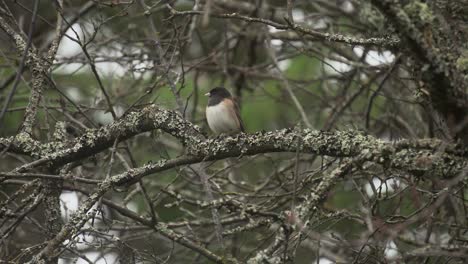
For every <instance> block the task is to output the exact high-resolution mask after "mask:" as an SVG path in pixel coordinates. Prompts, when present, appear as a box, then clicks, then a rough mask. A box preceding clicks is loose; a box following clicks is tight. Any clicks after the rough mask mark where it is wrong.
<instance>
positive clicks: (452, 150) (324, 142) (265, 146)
mask: <svg viewBox="0 0 468 264" xmlns="http://www.w3.org/2000/svg"><path fill="white" fill-rule="evenodd" d="M154 129H161V130H163V131H165V132H166V133H169V134H170V135H172V136H174V137H175V138H177V139H179V140H180V141H181V142H182V144H183V145H184V146H185V148H186V156H184V157H181V158H179V159H176V160H171V162H174V163H175V164H174V165H176V166H177V165H182V164H191V163H196V162H200V161H204V160H219V159H224V158H228V157H238V156H242V155H255V154H260V153H271V152H296V151H297V149H299V150H300V151H301V152H303V153H311V154H318V155H327V156H333V157H354V156H356V155H358V154H361V153H362V152H367V153H368V154H369V155H372V156H373V157H374V161H375V162H378V163H379V164H383V165H385V166H388V167H392V168H398V169H404V170H408V171H413V172H426V171H432V172H433V173H434V172H436V174H435V175H438V176H450V175H452V174H454V173H456V172H457V171H459V170H460V169H461V168H462V167H463V166H464V164H465V163H466V157H467V155H468V151H467V150H466V148H465V149H464V148H463V147H460V146H457V145H449V144H443V143H441V141H439V140H435V139H430V140H420V141H414V142H407V141H405V142H403V143H396V144H393V143H391V142H385V141H383V140H380V139H377V138H374V137H373V136H370V135H364V134H362V133H360V132H358V131H351V130H350V131H335V132H325V131H317V130H310V129H304V130H298V129H283V130H279V131H269V132H258V133H255V134H238V135H235V136H231V137H218V138H215V139H205V137H204V136H203V134H202V133H201V132H200V129H199V128H198V127H197V126H195V125H193V124H191V123H190V122H188V121H186V120H184V119H183V118H182V117H181V116H180V115H178V114H177V113H176V112H174V111H169V110H164V109H161V108H158V107H157V106H156V105H151V106H148V107H146V108H144V109H142V110H140V111H137V112H132V113H129V114H127V115H126V116H124V117H123V118H121V119H120V120H118V121H116V122H114V123H112V124H110V125H107V126H103V127H101V128H100V129H91V130H88V131H87V132H86V133H85V134H83V135H82V136H81V137H79V138H76V139H74V140H73V141H70V142H50V143H44V144H41V143H40V142H38V141H34V140H31V139H30V137H28V135H25V133H22V134H19V135H17V136H16V137H14V138H13V137H12V138H9V139H0V151H2V150H3V149H5V148H8V147H9V150H13V151H14V150H20V152H21V153H24V154H28V155H31V156H33V157H41V158H39V159H38V160H36V161H34V162H32V163H29V164H26V165H23V166H22V167H20V168H18V169H16V170H15V171H16V172H24V171H25V170H28V169H31V168H34V167H38V166H44V165H47V166H52V167H54V166H60V165H63V164H66V163H69V162H71V161H77V160H80V159H83V158H86V157H90V156H92V155H95V154H97V153H99V152H101V151H103V150H105V149H107V148H109V147H111V146H112V144H113V143H114V141H115V140H118V141H123V140H126V139H129V138H131V137H133V136H135V135H137V134H140V133H143V132H147V131H150V130H154ZM298 138H300V139H301V140H300V146H297V144H298V140H297V139H298ZM165 162H166V161H160V162H159V163H165ZM166 167H167V164H163V166H161V164H155V165H148V166H145V167H142V168H141V169H140V170H138V169H135V171H134V172H133V173H131V174H132V175H133V176H131V177H130V176H129V177H125V178H127V179H130V178H135V177H136V178H138V177H141V176H143V175H147V174H150V173H153V172H155V171H158V170H160V169H161V168H166ZM137 171H138V172H137Z"/></svg>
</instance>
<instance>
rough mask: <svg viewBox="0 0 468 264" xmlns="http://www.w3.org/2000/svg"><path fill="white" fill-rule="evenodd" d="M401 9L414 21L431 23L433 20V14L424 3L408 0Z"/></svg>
mask: <svg viewBox="0 0 468 264" xmlns="http://www.w3.org/2000/svg"><path fill="white" fill-rule="evenodd" d="M403 9H404V10H405V12H406V13H407V14H408V16H409V17H411V18H413V20H414V21H421V22H422V23H423V24H431V23H432V22H433V21H434V15H433V14H432V11H431V9H430V8H429V6H428V5H427V4H426V3H422V2H420V1H410V3H408V4H407V5H405V6H404V7H403Z"/></svg>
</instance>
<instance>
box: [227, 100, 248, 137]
mask: <svg viewBox="0 0 468 264" xmlns="http://www.w3.org/2000/svg"><path fill="white" fill-rule="evenodd" d="M226 102H227V103H228V104H229V107H228V109H229V110H230V111H232V112H231V113H230V114H231V115H232V118H234V119H235V120H236V123H237V126H238V127H239V130H240V131H241V132H245V129H244V122H242V117H241V115H240V109H239V105H238V104H237V103H236V102H235V101H234V100H233V99H229V100H226Z"/></svg>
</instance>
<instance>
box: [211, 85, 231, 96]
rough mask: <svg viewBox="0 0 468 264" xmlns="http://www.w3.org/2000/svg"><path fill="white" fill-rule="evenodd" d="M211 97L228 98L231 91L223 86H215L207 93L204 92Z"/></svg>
mask: <svg viewBox="0 0 468 264" xmlns="http://www.w3.org/2000/svg"><path fill="white" fill-rule="evenodd" d="M205 95H206V96H209V97H211V98H213V97H216V98H220V99H224V98H230V97H231V93H230V92H229V91H228V90H227V89H226V88H224V87H216V88H213V89H211V90H210V91H209V92H208V93H206V94H205Z"/></svg>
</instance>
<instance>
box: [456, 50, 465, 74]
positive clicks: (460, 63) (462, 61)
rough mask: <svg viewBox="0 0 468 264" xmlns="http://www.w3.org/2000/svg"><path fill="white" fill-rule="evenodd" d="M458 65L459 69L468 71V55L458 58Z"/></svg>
mask: <svg viewBox="0 0 468 264" xmlns="http://www.w3.org/2000/svg"><path fill="white" fill-rule="evenodd" d="M466 55H468V51H467V52H466ZM456 65H457V69H458V70H460V71H464V72H468V56H463V57H460V58H458V60H457V62H456Z"/></svg>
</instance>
